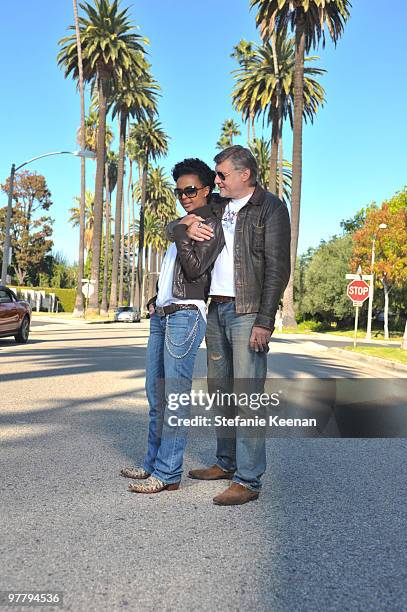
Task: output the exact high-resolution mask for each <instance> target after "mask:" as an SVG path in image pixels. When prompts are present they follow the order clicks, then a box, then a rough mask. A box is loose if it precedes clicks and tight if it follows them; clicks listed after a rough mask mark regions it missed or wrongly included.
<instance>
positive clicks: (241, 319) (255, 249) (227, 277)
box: [187, 145, 290, 506]
mask: <svg viewBox="0 0 407 612" xmlns="http://www.w3.org/2000/svg"><path fill="white" fill-rule="evenodd" d="M215 163H216V168H215V170H216V178H215V183H216V184H217V185H218V187H219V191H220V195H221V196H222V198H224V199H225V200H223V203H222V204H220V206H221V207H222V225H223V231H224V234H225V241H226V244H225V246H224V248H223V250H222V251H221V253H220V255H219V256H218V258H217V260H216V262H215V265H214V268H213V270H212V280H211V286H210V291H209V295H210V297H211V304H210V307H209V312H208V322H207V330H206V344H207V352H208V357H207V359H208V390H209V392H212V393H216V391H219V390H221V391H222V392H223V391H227V390H228V391H229V392H230V391H234V392H236V391H239V390H242V389H246V390H250V391H255V390H256V391H258V390H261V388H262V387H263V386H264V381H265V378H266V374H267V351H268V343H269V340H270V337H271V334H272V333H273V330H274V322H275V315H276V311H277V308H278V305H279V301H280V299H281V296H282V294H283V291H284V289H285V287H286V285H287V282H288V279H289V275H290V221H289V216H288V211H287V208H286V207H285V205H284V204H283V203H282V202H281V201H280V200H279V199H278V198H277V196H275V195H273V194H271V193H269V192H267V191H265V190H264V189H263V188H262V187H261V186H260V185H259V184H258V183H257V182H256V180H257V163H256V160H255V158H254V157H253V155H252V154H251V152H250V151H249V150H248V149H246V148H244V147H242V146H238V145H235V146H231V147H229V148H227V149H225V150H224V151H222V152H221V153H219V154H218V155H216V157H215ZM225 202H226V203H225ZM187 234H188V235H189V236H190V237H191V238H193V239H194V240H195V241H197V242H199V241H204V240H207V239H209V238H210V231H209V230H208V228H206V227H205V226H203V225H202V224H201V225H199V224H198V223H197V222H194V223H192V224H191V225H190V226H189V228H188V230H187ZM232 270H233V274H232ZM218 409H219V411H220V414H223V415H226V416H227V417H230V416H233V415H235V414H240V415H243V416H247V415H248V412H250V409H249V410H248V409H247V407H246V408H245V407H244V406H240V405H237V406H232V407H226V408H225V406H219V407H218ZM250 416H253V412H252V414H251V415H250ZM216 433H217V450H216V463H215V465H213V466H212V467H210V468H205V469H197V470H191V471H190V472H189V476H190V478H196V479H200V480H217V479H229V480H231V481H232V482H231V484H230V486H229V487H228V488H227V489H226V490H225V491H224V492H223V493H221V494H220V495H217V496H216V497H215V498H214V500H213V501H214V503H215V504H218V505H224V506H229V505H239V504H244V503H247V502H249V501H252V500H255V499H257V498H258V496H259V492H260V488H261V482H260V479H261V476H262V474H263V473H264V471H265V469H266V453H265V435H264V428H260V427H259V428H257V429H256V430H255V431H253V430H252V431H248V430H247V428H243V427H239V426H237V427H236V426H235V427H230V426H229V427H219V428H217V430H216Z"/></svg>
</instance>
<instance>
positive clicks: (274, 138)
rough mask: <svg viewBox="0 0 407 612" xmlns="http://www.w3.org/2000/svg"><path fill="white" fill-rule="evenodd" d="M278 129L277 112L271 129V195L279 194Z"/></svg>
mask: <svg viewBox="0 0 407 612" xmlns="http://www.w3.org/2000/svg"><path fill="white" fill-rule="evenodd" d="M278 128H279V126H278V117H277V113H276V112H275V113H274V116H273V122H272V129H271V153H270V175H269V185H268V187H269V191H271V193H277V158H278V134H279V129H278Z"/></svg>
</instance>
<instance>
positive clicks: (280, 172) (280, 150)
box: [278, 107, 284, 201]
mask: <svg viewBox="0 0 407 612" xmlns="http://www.w3.org/2000/svg"><path fill="white" fill-rule="evenodd" d="M280 109H281V107H280ZM278 197H279V198H280V200H281V201H283V197H284V164H283V118H282V117H281V116H280V133H279V136H278Z"/></svg>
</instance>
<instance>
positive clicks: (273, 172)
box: [269, 33, 281, 193]
mask: <svg viewBox="0 0 407 612" xmlns="http://www.w3.org/2000/svg"><path fill="white" fill-rule="evenodd" d="M271 48H272V52H273V66H274V75H275V77H276V91H277V96H276V106H275V109H274V113H273V124H272V133H271V154H270V177H269V190H270V191H271V193H277V159H278V146H279V141H280V118H281V86H280V74H279V67H278V58H277V44H276V34H275V33H274V34H273V36H272V37H271Z"/></svg>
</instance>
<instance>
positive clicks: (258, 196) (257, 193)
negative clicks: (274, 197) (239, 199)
mask: <svg viewBox="0 0 407 612" xmlns="http://www.w3.org/2000/svg"><path fill="white" fill-rule="evenodd" d="M265 195H266V190H265V189H263V187H260V185H259V183H256V187H255V189H254V191H253V194H252V197H251V198H250V200H249V201H248V204H253V205H254V206H260V205H261V204H263V202H264V198H265Z"/></svg>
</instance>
